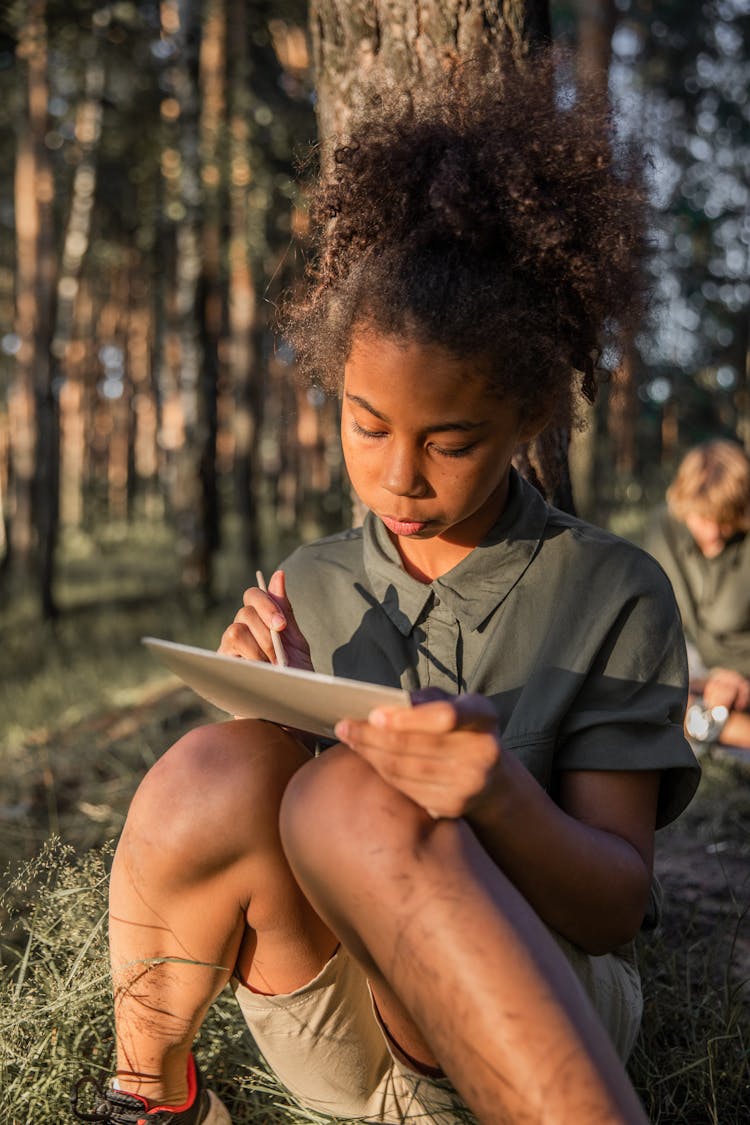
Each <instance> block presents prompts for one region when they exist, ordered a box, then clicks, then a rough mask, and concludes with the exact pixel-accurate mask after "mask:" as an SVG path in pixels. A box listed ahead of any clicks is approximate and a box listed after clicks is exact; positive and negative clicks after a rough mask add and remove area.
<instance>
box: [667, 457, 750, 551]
mask: <svg viewBox="0 0 750 1125" xmlns="http://www.w3.org/2000/svg"><path fill="white" fill-rule="evenodd" d="M667 505H668V507H669V511H670V512H671V514H672V515H673V516H674V517H675V519H678V520H681V521H684V519H685V517H686V516H687V515H689V514H690V513H695V514H696V515H699V516H703V517H704V518H705V519H712V520H716V522H717V523H718V524H720V525H721V526H722V527H727V528H731V529H732V531H733V532H736V531H748V530H750V458H748V456H747V454H746V453H745V451H744V449H743V448H742V446H740V445H738V444H737V442H734V441H708V442H706V443H705V444H703V445H698V446H696V447H695V449H691V450H690V452H689V453H687V454H686V455H685V457H684V458H683V459H682V462H681V463H680V467H679V469H678V470H677V475H676V477H675V479H674V481H673V482H672V484H671V485H670V486H669V488H668V489H667Z"/></svg>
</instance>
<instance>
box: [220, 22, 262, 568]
mask: <svg viewBox="0 0 750 1125" xmlns="http://www.w3.org/2000/svg"><path fill="white" fill-rule="evenodd" d="M229 23H230V26H231V28H232V34H231V36H230V37H229V40H228V44H227V50H228V63H229V77H230V89H229V157H230V159H229V167H230V182H229V371H230V386H231V389H232V394H233V409H232V438H233V445H234V485H235V489H234V491H235V498H236V500H235V507H236V510H237V513H238V515H239V518H240V540H241V543H242V555H243V558H245V559H247V560H248V562H249V563H250V562H252V561H255V562H256V563H258V562H259V561H260V526H259V520H258V503H257V499H258V483H259V482H258V473H257V448H258V434H259V431H260V427H261V424H262V414H261V412H262V403H263V387H264V379H263V372H262V370H261V366H260V363H259V345H258V331H257V301H256V286H255V279H254V277H253V271H252V265H251V261H250V254H249V250H248V223H249V210H248V198H247V196H248V187H249V185H250V183H251V181H252V178H253V167H252V162H251V150H250V139H251V138H250V128H251V126H250V120H251V98H250V60H249V57H248V50H247V8H246V4H245V0H230V2H229Z"/></svg>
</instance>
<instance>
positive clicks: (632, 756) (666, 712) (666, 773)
mask: <svg viewBox="0 0 750 1125" xmlns="http://www.w3.org/2000/svg"><path fill="white" fill-rule="evenodd" d="M638 570H639V574H638V581H637V583H636V584H635V585H632V584H631V589H630V591H629V596H628V597H627V598H626V599H625V600H624V601H623V605H622V608H621V610H620V612H619V614H618V615H617V616H616V618H615V620H614V622H613V623H612V625H611V627H610V628H609V630H608V631H607V633H606V634H605V636H604V637H603V639H602V642H601V644H600V646H599V650H598V652H597V655H596V658H595V660H594V661H593V662H592V664H591V666H590V668H589V672H588V675H587V676H586V679H585V681H584V683H583V684H582V686H581V689H580V692H579V694H578V697H577V699H576V705H575V707H573V708H571V710H570V711H569V713H568V715H567V716H566V718H565V720H564V721H563V724H562V729H561V731H560V740H559V744H558V751H557V754H556V756H555V767H556V768H557V769H560V770H572V769H575V770H661V771H662V778H661V786H660V792H659V805H658V812H657V827H663V826H664V825H665V824H668V823H669V822H670V821H672V820H674V819H675V817H677V816H678V815H679V814H680V813H681V812H682V810H683V809H684V808H685V807H686V806H687V805H688V804H689V802H690V800H691V799H692V797H693V795H694V793H695V791H696V789H697V787H698V783H699V780H700V767H699V765H698V762H697V761H696V758H695V756H694V754H693V752H692V750H691V749H690V746H689V744H688V742H687V740H686V739H685V736H684V733H683V718H684V714H685V705H686V701H687V659H686V654H685V641H684V637H683V632H682V625H681V622H680V617H679V614H678V611H677V606H676V604H675V600H674V595H673V593H672V590H671V587H670V585H669V582H668V580H667V579H666V577H665V575H664V574H663V572H662V571H661V569H660V568H659V567H658V566H657V565H655V564H654V563H653V562H652V561H651V560H650V559H647V558H646V557H645V556H641V558H640V560H639V566H638Z"/></svg>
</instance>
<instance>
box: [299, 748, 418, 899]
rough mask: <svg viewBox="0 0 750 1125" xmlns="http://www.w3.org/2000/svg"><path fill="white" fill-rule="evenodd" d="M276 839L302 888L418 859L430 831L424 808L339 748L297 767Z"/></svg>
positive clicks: (400, 866) (372, 874) (373, 873)
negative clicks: (338, 875) (313, 882)
mask: <svg viewBox="0 0 750 1125" xmlns="http://www.w3.org/2000/svg"><path fill="white" fill-rule="evenodd" d="M279 824H280V830H281V841H282V845H283V848H284V852H285V853H286V856H287V859H288V860H289V862H290V864H291V866H292V869H293V870H294V871H295V874H296V875H297V877H298V878H299V879H300V880H301V881H302V882H303V884H304V882H305V881H306V879H307V878H308V877H311V878H313V879H314V878H316V877H317V876H318V875H320V876H324V877H325V878H326V880H327V881H335V878H336V873H337V872H340V873H341V874H342V876H343V875H344V874H345V873H346V874H347V875H351V874H354V875H356V873H357V871H361V872H362V873H365V872H366V873H367V878H368V880H371V879H373V878H375V877H376V875H377V873H381V874H387V873H388V872H389V871H390V870H391V869H394V870H395V869H398V870H399V871H403V867H404V859H405V857H407V858H408V859H415V860H418V859H419V857H420V854H421V852H422V849H423V848H424V847H425V846H428V844H429V839H430V836H431V834H432V832H433V830H434V828H435V821H433V820H432V819H431V818H430V817H429V816H428V815H427V813H425V812H424V810H423V809H421V808H419V806H418V805H416V804H414V802H413V801H411V800H410V799H409V798H408V797H406V796H404V795H403V794H402V793H400V792H399V791H398V790H396V789H394V788H393V787H392V786H391V785H388V784H387V783H386V782H385V781H383V780H382V778H381V777H380V776H379V775H378V774H377V772H376V771H375V770H373V769H372V768H371V767H370V766H369V765H368V764H367V763H366V762H365V761H363V760H362V759H361V758H359V757H358V756H357V755H356V754H355V753H353V752H352V751H351V750H348V749H346V748H345V747H343V746H337V747H334V748H333V749H331V750H328V751H326V753H325V754H323V755H321V757H320V758H316V759H314V760H312V761H310V762H309V763H308V764H306V765H305V766H304V767H303V768H302V769H300V770H299V771H298V772H297V773H296V774H295V776H294V777H293V778H292V779H291V781H290V782H289V784H288V785H287V787H286V790H285V793H284V795H283V799H282V802H281V810H280V818H279Z"/></svg>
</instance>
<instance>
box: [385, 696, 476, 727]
mask: <svg viewBox="0 0 750 1125" xmlns="http://www.w3.org/2000/svg"><path fill="white" fill-rule="evenodd" d="M368 718H369V721H370V722H371V723H372V724H373V726H376V727H381V728H383V729H390V730H397V731H404V732H407V731H424V732H425V733H433V734H447V733H448V732H449V731H452V730H475V731H494V730H496V728H497V712H496V711H495V708H494V707H493V706H492V704H491V703H490V701H489V700H488V699H485V698H484V696H481V695H474V694H468V695H454V696H450V697H448V698H447V699H441V700H439V701H437V702H435V703H420V704H418V705H417V706H413V707H405V708H396V707H376V708H375V709H374V710H373V711H372V712H371V713H370V715H369V716H368Z"/></svg>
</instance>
